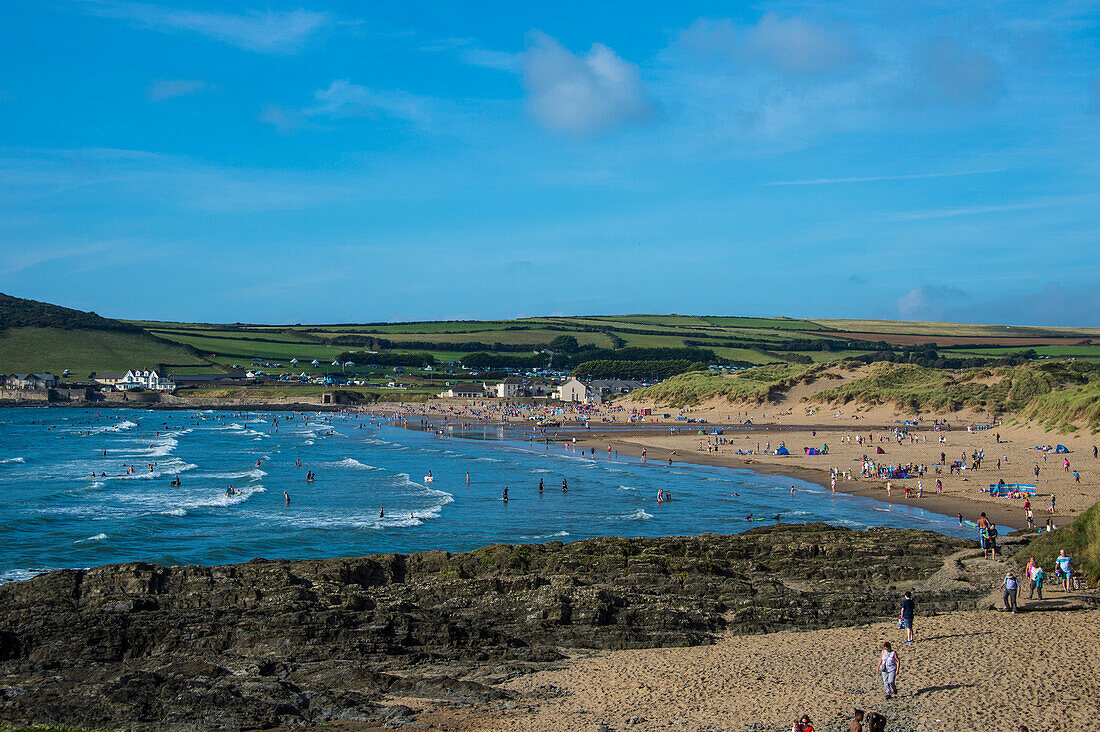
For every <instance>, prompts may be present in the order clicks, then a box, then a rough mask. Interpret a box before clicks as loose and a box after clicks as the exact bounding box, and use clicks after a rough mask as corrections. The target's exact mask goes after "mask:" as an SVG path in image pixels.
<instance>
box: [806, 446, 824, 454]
mask: <svg viewBox="0 0 1100 732" xmlns="http://www.w3.org/2000/svg"><path fill="white" fill-rule="evenodd" d="M806 454H807V455H820V454H821V453H819V452H818V451H817V448H816V447H807V448H806Z"/></svg>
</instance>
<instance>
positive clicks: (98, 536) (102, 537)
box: [73, 534, 107, 544]
mask: <svg viewBox="0 0 1100 732" xmlns="http://www.w3.org/2000/svg"><path fill="white" fill-rule="evenodd" d="M106 538H107V535H106V534H96V535H95V536H89V537H87V538H86V539H77V540H76V541H74V542H73V543H74V544H87V543H89V542H93V541H103V540H105V539H106Z"/></svg>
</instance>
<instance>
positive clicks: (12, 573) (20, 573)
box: [0, 567, 56, 585]
mask: <svg viewBox="0 0 1100 732" xmlns="http://www.w3.org/2000/svg"><path fill="white" fill-rule="evenodd" d="M54 569H56V567H50V568H42V569H5V570H0V585H2V584H7V583H8V582H26V581H27V580H29V579H34V578H35V577H37V576H38V575H40V574H45V573H46V572H53V571H54Z"/></svg>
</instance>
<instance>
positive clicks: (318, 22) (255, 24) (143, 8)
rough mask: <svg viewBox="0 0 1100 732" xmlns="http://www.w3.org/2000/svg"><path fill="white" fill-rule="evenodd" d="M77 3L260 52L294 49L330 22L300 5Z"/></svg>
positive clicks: (122, 0) (106, 13) (101, 12)
mask: <svg viewBox="0 0 1100 732" xmlns="http://www.w3.org/2000/svg"><path fill="white" fill-rule="evenodd" d="M81 6H82V8H83V9H84V10H86V11H87V12H89V13H92V14H94V15H99V16H101V17H105V18H116V19H119V20H127V21H130V22H132V23H136V24H138V25H141V26H143V27H146V28H152V29H155V30H160V31H189V32H193V33H198V34H200V35H203V36H206V37H207V38H211V39H213V40H216V41H221V42H223V43H228V44H230V45H232V46H237V47H239V48H244V49H246V50H249V51H258V52H260V53H294V52H295V51H298V50H299V49H301V48H302V46H304V45H305V43H306V42H307V41H308V40H309V39H310V38H311V37H312V36H313V35H315V34H316V33H317V32H318V31H320V30H321V29H322V28H324V27H326V26H327V25H329V24H330V23H331V19H330V17H329V15H328V14H327V13H318V12H315V11H312V10H301V9H299V10H266V11H262V12H261V11H256V10H252V11H247V12H245V13H222V12H215V11H198V10H185V9H178V8H173V7H165V6H162V5H153V4H149V3H139V2H128V1H126V0H81Z"/></svg>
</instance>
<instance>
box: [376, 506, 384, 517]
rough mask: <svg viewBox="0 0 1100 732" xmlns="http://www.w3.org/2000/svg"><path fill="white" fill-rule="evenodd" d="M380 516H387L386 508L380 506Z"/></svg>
mask: <svg viewBox="0 0 1100 732" xmlns="http://www.w3.org/2000/svg"><path fill="white" fill-rule="evenodd" d="M378 518H386V510H385V509H384V508H381V507H379V509H378Z"/></svg>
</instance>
